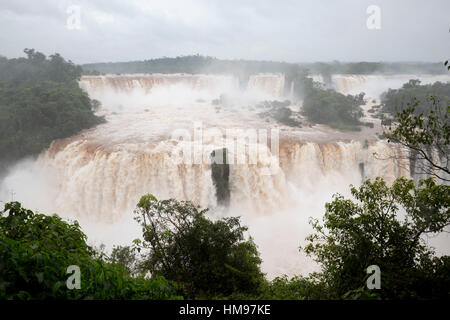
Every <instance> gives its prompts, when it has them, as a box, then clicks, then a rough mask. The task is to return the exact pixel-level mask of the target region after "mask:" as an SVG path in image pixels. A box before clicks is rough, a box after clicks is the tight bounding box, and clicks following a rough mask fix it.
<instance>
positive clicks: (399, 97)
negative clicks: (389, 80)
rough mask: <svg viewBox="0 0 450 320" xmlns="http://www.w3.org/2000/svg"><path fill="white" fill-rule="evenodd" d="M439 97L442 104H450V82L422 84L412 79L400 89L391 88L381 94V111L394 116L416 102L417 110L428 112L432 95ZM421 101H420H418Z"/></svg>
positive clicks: (418, 111) (417, 111)
mask: <svg viewBox="0 0 450 320" xmlns="http://www.w3.org/2000/svg"><path fill="white" fill-rule="evenodd" d="M432 96H436V97H439V103H440V104H441V105H442V106H448V105H450V82H447V83H443V82H439V81H437V82H435V83H433V84H425V85H422V84H420V80H416V79H411V80H409V81H408V82H407V83H405V84H403V86H402V87H401V88H400V89H389V90H388V91H387V92H384V93H383V94H382V96H381V112H382V113H385V114H387V115H390V116H393V115H395V114H396V113H397V112H399V111H401V110H403V109H405V108H407V107H408V105H411V104H416V107H415V112H416V113H417V114H419V113H426V112H428V111H429V109H430V104H429V103H428V102H429V100H430V97H432ZM416 102H419V103H416Z"/></svg>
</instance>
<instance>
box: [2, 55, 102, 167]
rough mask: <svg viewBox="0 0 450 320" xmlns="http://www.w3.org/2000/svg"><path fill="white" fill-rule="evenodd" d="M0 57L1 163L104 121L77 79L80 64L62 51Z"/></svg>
mask: <svg viewBox="0 0 450 320" xmlns="http://www.w3.org/2000/svg"><path fill="white" fill-rule="evenodd" d="M25 52H26V54H27V58H19V59H9V60H8V59H6V58H3V59H0V162H6V163H8V162H12V161H15V160H17V159H19V158H21V157H24V156H27V155H34V154H37V153H39V152H40V151H42V150H43V149H44V148H46V147H48V146H49V144H50V143H51V142H52V141H53V140H55V139H60V138H66V137H69V136H71V135H73V134H75V133H77V132H79V131H80V130H82V129H86V128H89V127H92V126H94V125H96V124H98V123H100V122H101V119H100V118H98V117H96V116H95V115H94V113H93V109H95V108H98V106H99V103H98V102H96V101H91V100H90V99H89V97H88V95H87V94H86V93H85V92H83V91H82V90H81V89H80V88H79V86H78V83H77V80H78V78H79V77H80V75H81V68H80V67H79V66H75V65H73V64H72V63H71V62H70V61H69V62H66V61H65V60H64V59H63V58H62V57H61V56H60V55H59V54H55V55H52V56H50V58H49V59H47V58H46V57H45V55H43V54H42V53H40V52H35V51H34V50H32V49H25Z"/></svg>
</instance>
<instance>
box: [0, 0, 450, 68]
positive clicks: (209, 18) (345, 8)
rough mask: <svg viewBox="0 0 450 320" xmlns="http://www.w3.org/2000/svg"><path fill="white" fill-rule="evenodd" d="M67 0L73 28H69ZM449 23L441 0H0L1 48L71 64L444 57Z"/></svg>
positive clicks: (448, 4) (448, 54)
mask: <svg viewBox="0 0 450 320" xmlns="http://www.w3.org/2000/svg"><path fill="white" fill-rule="evenodd" d="M74 5H75V6H78V7H79V9H80V28H79V29H70V28H71V27H73V26H76V24H75V25H74V24H73V22H74V21H76V19H75V20H74V19H72V18H73V17H74V16H73V15H71V13H70V12H68V8H69V7H70V6H74ZM370 5H377V6H378V7H379V8H380V20H379V21H380V29H369V28H368V27H367V23H366V22H367V19H368V18H369V16H371V15H372V13H373V12H372V11H371V14H368V13H367V12H366V10H367V8H368V7H369V6H370ZM370 21H374V20H370ZM75 23H76V22H75ZM372 25H373V24H372ZM449 30H450V1H448V0H442V1H440V0H427V1H423V0H418V1H412V0H405V1H403V0H396V1H393V0H387V1H375V0H369V1H366V0H345V1H342V0H341V1H336V0H329V1H325V0H311V1H307V0H304V1H300V0H297V1H294V0H278V1H268V0H253V1H247V0H240V1H231V0H220V1H214V0H175V1H170V0H159V1H150V0H148V1H144V0H122V1H119V0H73V1H68V0H67V1H66V0H60V1H58V0H39V1H31V0H0V55H4V56H7V57H18V56H23V49H24V48H35V49H36V50H38V51H41V52H44V53H45V54H52V53H54V52H58V53H60V54H62V55H63V56H64V57H65V58H67V59H71V60H72V61H74V62H76V63H87V62H107V61H129V60H143V59H151V58H158V57H162V56H168V57H174V56H180V55H188V54H196V53H199V54H202V55H208V56H214V57H218V58H227V59H228V58H231V59H236V58H242V59H257V60H277V61H288V62H311V61H332V60H340V61H362V60H364V61H435V62H437V61H444V60H446V59H448V58H450V32H449Z"/></svg>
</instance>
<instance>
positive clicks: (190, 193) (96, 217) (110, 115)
mask: <svg viewBox="0 0 450 320" xmlns="http://www.w3.org/2000/svg"><path fill="white" fill-rule="evenodd" d="M338 79H340V80H338ZM333 81H334V82H335V86H337V87H338V88H339V90H342V91H345V90H350V91H351V90H352V89H351V88H350V87H351V85H347V87H345V89H344V85H342V83H343V82H344V80H342V78H334V79H333ZM362 84H364V82H362ZM352 85H353V84H352ZM80 86H81V87H82V88H84V89H85V90H86V91H87V92H88V94H89V95H90V97H91V98H95V99H98V100H100V101H101V102H102V107H101V109H100V110H99V111H98V112H99V114H101V115H103V116H105V119H106V120H107V122H106V123H104V124H101V125H99V126H97V127H96V128H93V129H90V130H85V131H83V132H81V133H80V134H78V135H77V136H74V137H71V138H69V139H65V140H60V141H55V142H54V143H53V144H52V145H51V146H50V148H49V149H48V150H46V151H45V152H43V153H42V154H41V155H40V156H39V158H38V159H37V160H36V161H30V160H27V161H25V162H23V163H20V164H18V165H17V166H16V167H15V168H13V169H12V170H11V172H10V174H9V175H8V176H7V177H6V178H5V179H4V181H3V183H2V186H1V188H0V194H1V195H2V197H3V198H6V197H7V194H8V193H7V192H8V190H11V189H13V190H14V191H15V192H16V194H17V198H19V199H21V201H23V202H24V205H25V206H28V207H30V208H32V209H36V208H38V209H39V210H42V211H44V212H58V213H59V214H61V215H63V216H66V217H76V218H77V219H79V220H80V222H82V223H81V224H82V226H84V227H85V229H86V230H87V233H88V235H89V236H90V238H93V239H94V240H97V241H102V242H104V243H106V244H107V245H109V246H111V245H112V244H119V243H118V242H123V243H129V242H130V241H131V240H132V239H134V238H135V237H137V236H138V235H139V231H138V230H139V229H138V228H136V226H134V227H133V228H131V227H130V228H128V227H125V225H127V223H128V222H126V221H129V220H131V217H132V211H133V208H134V207H135V205H136V203H137V201H138V200H139V198H140V196H142V195H143V194H146V193H153V194H155V195H156V196H157V197H158V198H160V199H164V198H170V197H173V198H177V199H180V200H191V201H193V202H195V203H197V204H199V205H200V206H202V207H209V208H210V209H211V211H210V214H211V216H213V217H219V216H224V215H233V216H236V215H240V216H242V219H243V221H244V223H246V224H247V225H249V227H250V228H249V231H250V234H251V235H252V236H253V237H254V239H255V242H256V243H257V244H258V245H259V249H260V251H261V256H262V259H263V261H264V262H263V269H264V271H265V272H267V273H268V276H269V277H273V276H276V275H279V274H280V273H288V274H298V273H302V272H303V273H306V272H309V271H311V270H313V269H314V264H312V263H311V261H310V260H306V258H305V257H304V256H302V255H300V254H299V253H298V250H297V247H298V245H299V244H301V241H302V240H303V239H304V238H305V236H306V235H307V234H308V233H309V232H310V231H311V229H310V228H309V226H308V218H309V217H310V216H314V217H321V216H322V215H323V213H324V203H325V202H326V201H330V200H331V196H332V194H334V193H335V192H341V193H343V194H344V195H348V194H349V184H354V185H358V184H359V183H361V181H362V180H363V179H365V178H373V177H376V176H382V177H384V178H385V179H387V180H388V181H390V182H391V181H393V179H395V178H396V177H399V176H402V175H404V176H409V173H408V164H407V163H400V162H399V161H396V160H393V159H392V157H390V156H391V155H392V154H397V155H398V154H399V152H401V151H400V150H397V149H396V148H394V147H392V146H390V145H388V144H387V143H386V142H383V141H376V140H372V141H368V142H365V141H364V140H365V139H366V137H362V136H361V137H359V136H358V135H355V134H354V133H353V134H349V135H348V136H346V135H345V134H343V135H339V136H338V135H336V134H331V135H327V134H326V133H327V131H324V132H319V131H314V130H316V129H308V130H309V131H301V130H298V132H299V134H298V135H293V133H292V129H290V128H289V127H285V126H283V125H280V124H273V123H268V122H266V121H264V120H263V119H261V118H260V117H258V116H257V114H256V112H255V111H254V110H253V108H244V106H248V105H252V104H254V103H255V102H257V101H261V100H262V99H267V97H271V98H272V99H276V98H281V97H282V95H283V90H284V77H283V76H280V75H254V76H251V77H250V79H249V83H248V88H247V90H246V91H245V92H240V91H239V85H238V82H237V80H236V78H234V77H232V76H211V75H122V76H89V77H83V78H82V79H81V81H80ZM339 86H340V87H339ZM223 94H226V95H227V96H228V97H231V99H232V100H233V99H234V100H233V101H232V103H231V104H230V105H229V106H218V105H217V104H216V103H213V101H214V100H216V99H218V98H219V97H220V96H221V95H223ZM198 128H201V133H198V132H200V131H198ZM273 128H277V129H279V132H280V140H279V150H278V153H277V154H275V153H274V150H272V149H270V146H269V143H265V142H264V141H263V142H261V141H256V142H254V141H253V142H251V141H247V140H243V141H237V140H236V141H234V139H233V137H231V138H230V137H229V136H228V135H227V134H226V133H227V130H228V129H238V130H247V129H257V130H267V131H268V130H271V129H273ZM305 130H306V129H305ZM205 132H209V133H214V134H212V135H213V136H215V139H209V140H208V139H207V138H208V137H209V136H211V135H207V134H205ZM181 133H183V137H184V138H185V139H183V140H180V139H176V137H178V136H180V135H181ZM198 141H201V143H200V146H201V148H200V149H197V147H198V146H199V144H198V143H197V142H198ZM233 143H234V144H233ZM230 145H231V147H230ZM224 146H225V147H227V148H229V149H230V150H232V151H234V148H236V149H239V148H241V149H242V150H244V156H248V155H249V153H250V151H249V150H251V148H252V147H256V148H257V149H258V150H260V151H261V150H262V152H259V153H258V156H257V158H256V160H255V161H254V162H252V163H249V162H247V163H245V161H244V163H240V162H239V161H233V160H232V161H231V164H230V172H229V184H230V199H229V207H228V208H223V207H221V206H220V205H218V202H217V197H216V189H215V187H214V182H213V179H212V175H211V166H210V165H209V164H208V163H207V162H205V161H200V162H195V161H186V158H183V157H184V155H186V154H188V155H190V158H189V159H190V160H192V159H196V158H199V159H205V158H206V157H209V156H210V155H211V152H212V151H213V150H217V149H218V148H222V147H224ZM180 151H182V152H181V153H180ZM374 153H376V154H377V155H376V156H375V155H374ZM277 155H278V157H277ZM383 158H384V159H388V158H389V159H388V160H380V159H383ZM268 164H270V167H271V168H272V170H271V171H270V174H267V172H266V171H264V170H262V169H264V168H265V167H267V165H268ZM26 181H30V183H26ZM90 223H92V225H91V224H90ZM108 225H112V226H114V227H111V228H110V227H108ZM124 230H125V231H124ZM108 237H109V238H108Z"/></svg>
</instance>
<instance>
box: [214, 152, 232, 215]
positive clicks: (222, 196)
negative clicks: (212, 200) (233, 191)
mask: <svg viewBox="0 0 450 320" xmlns="http://www.w3.org/2000/svg"><path fill="white" fill-rule="evenodd" d="M211 160H212V161H211V177H212V180H213V183H214V186H215V188H216V199H217V203H218V204H219V205H223V206H228V205H229V204H230V184H229V179H230V165H229V162H228V150H227V149H226V148H222V149H218V150H214V151H213V152H211Z"/></svg>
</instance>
